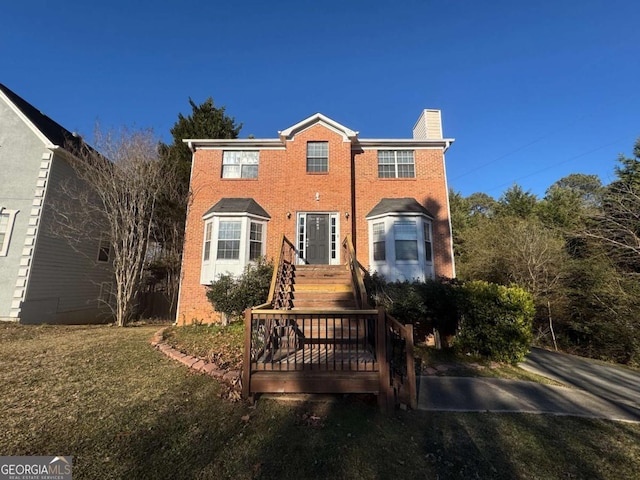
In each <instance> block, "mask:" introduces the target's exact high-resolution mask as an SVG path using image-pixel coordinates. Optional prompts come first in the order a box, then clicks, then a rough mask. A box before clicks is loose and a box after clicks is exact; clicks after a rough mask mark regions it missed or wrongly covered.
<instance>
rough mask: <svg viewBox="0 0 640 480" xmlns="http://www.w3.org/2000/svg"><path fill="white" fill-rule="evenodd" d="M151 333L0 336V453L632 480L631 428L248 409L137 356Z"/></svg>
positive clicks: (258, 468) (290, 406)
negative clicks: (0, 406) (0, 405)
mask: <svg viewBox="0 0 640 480" xmlns="http://www.w3.org/2000/svg"><path fill="white" fill-rule="evenodd" d="M157 329H158V326H151V327H149V326H141V327H134V328H126V329H118V328H115V327H108V326H96V327H46V326H44V327H21V326H15V325H7V324H0V380H1V383H0V385H1V387H0V388H1V390H0V402H1V404H2V408H1V409H0V453H1V454H3V455H61V454H62V455H73V456H74V478H75V479H85V478H95V479H105V478H127V479H130V478H132V479H138V478H149V479H156V478H167V479H182V478H187V479H188V478H202V479H206V478H212V479H219V478H233V479H236V478H239V479H244V478H264V479H272V478H278V479H288V478H291V479H307V478H322V479H324V478H356V479H369V478H370V479H384V478H395V479H413V478H429V479H431V478H440V479H447V478H451V479H460V478H463V479H467V478H491V479H494V478H498V479H499V478H504V479H513V478H523V479H524V478H531V479H533V478H541V479H555V478H557V479H560V478H562V479H567V478H571V479H577V478H588V479H609V478H610V479H616V480H619V479H627V478H628V479H631V478H637V472H638V471H640V425H637V424H625V423H615V422H607V421H599V420H587V419H576V418H568V417H552V416H544V415H522V414H513V415H506V414H502V415H497V414H450V413H446V414H445V413H442V414H434V413H428V412H397V413H396V414H394V415H390V416H384V415H382V414H380V413H379V412H378V409H377V407H376V403H375V401H374V400H372V399H369V398H358V397H350V398H341V399H338V401H336V402H333V403H311V404H304V403H290V402H289V403H278V402H275V401H268V400H261V401H259V402H258V404H257V406H256V408H251V407H250V406H249V405H246V404H244V403H230V402H228V401H225V400H222V399H220V397H219V396H220V394H221V393H222V391H223V390H222V389H221V388H220V387H219V385H218V384H217V383H216V381H215V380H214V379H212V378H211V377H208V376H205V375H200V374H193V373H190V372H189V371H188V370H187V369H186V367H184V366H182V365H181V364H179V363H177V362H173V361H171V360H169V359H168V358H166V357H165V356H164V355H162V354H161V353H160V352H158V351H156V350H154V349H153V348H152V347H151V346H150V345H149V338H150V337H151V336H152V334H153V333H154V331H156V330H157Z"/></svg>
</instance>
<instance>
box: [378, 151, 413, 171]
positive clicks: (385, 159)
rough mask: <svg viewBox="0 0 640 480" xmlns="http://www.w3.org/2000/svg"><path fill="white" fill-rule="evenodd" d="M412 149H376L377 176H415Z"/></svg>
mask: <svg viewBox="0 0 640 480" xmlns="http://www.w3.org/2000/svg"><path fill="white" fill-rule="evenodd" d="M415 176H416V168H415V161H414V158H413V150H378V177H379V178H415Z"/></svg>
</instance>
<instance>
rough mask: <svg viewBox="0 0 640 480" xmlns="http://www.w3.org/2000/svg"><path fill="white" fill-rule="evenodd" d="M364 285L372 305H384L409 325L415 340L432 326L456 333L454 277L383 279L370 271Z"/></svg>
mask: <svg viewBox="0 0 640 480" xmlns="http://www.w3.org/2000/svg"><path fill="white" fill-rule="evenodd" d="M365 285H366V288H367V292H368V293H369V300H370V302H371V303H372V304H373V305H376V306H382V307H384V308H385V309H386V310H387V311H388V312H389V313H390V314H391V315H393V316H394V317H395V318H397V319H398V320H399V321H400V322H402V323H411V324H413V326H414V333H415V337H416V339H417V340H419V341H421V340H423V339H424V338H425V336H426V335H428V334H430V333H432V331H433V329H437V330H438V331H439V332H440V334H442V335H447V336H448V335H453V334H454V333H455V332H456V329H457V325H458V313H457V302H458V300H457V297H458V292H457V283H456V281H455V280H450V279H437V280H426V281H425V282H408V281H404V282H386V281H385V280H384V278H383V277H382V276H381V275H379V274H377V273H374V274H373V275H367V277H366V278H365Z"/></svg>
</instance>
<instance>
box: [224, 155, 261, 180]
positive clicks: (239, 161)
mask: <svg viewBox="0 0 640 480" xmlns="http://www.w3.org/2000/svg"><path fill="white" fill-rule="evenodd" d="M259 158H260V152H257V151H225V152H223V154H222V178H258V163H259Z"/></svg>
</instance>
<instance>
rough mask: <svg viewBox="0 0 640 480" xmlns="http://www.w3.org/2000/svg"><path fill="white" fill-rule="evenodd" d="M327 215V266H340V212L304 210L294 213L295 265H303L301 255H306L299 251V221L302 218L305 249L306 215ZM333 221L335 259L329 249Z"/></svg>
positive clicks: (303, 251)
mask: <svg viewBox="0 0 640 480" xmlns="http://www.w3.org/2000/svg"><path fill="white" fill-rule="evenodd" d="M309 214H311V215H329V225H328V228H329V239H328V241H329V263H328V265H340V252H341V251H342V248H341V243H340V212H336V211H325V210H322V211H315V210H305V211H300V212H296V237H295V238H296V241H295V242H294V245H295V249H296V263H297V264H304V262H303V259H304V255H302V254H306V250H304V249H303V250H300V238H299V235H300V219H301V218H302V217H303V216H304V240H303V242H304V243H305V247H306V242H307V215H309ZM333 219H335V221H336V238H335V254H336V257H335V258H332V255H331V254H332V253H333V252H334V250H333V249H332V248H331V220H333Z"/></svg>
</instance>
